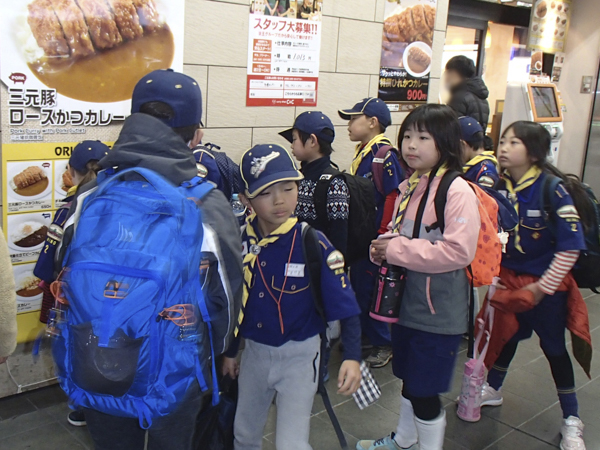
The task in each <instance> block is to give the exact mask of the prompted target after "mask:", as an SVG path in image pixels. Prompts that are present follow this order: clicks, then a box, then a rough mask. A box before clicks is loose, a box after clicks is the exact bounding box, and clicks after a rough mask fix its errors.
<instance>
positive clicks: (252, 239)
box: [234, 214, 298, 336]
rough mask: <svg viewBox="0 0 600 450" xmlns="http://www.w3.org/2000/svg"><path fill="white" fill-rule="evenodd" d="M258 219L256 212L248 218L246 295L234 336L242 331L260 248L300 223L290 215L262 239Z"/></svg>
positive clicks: (245, 265) (245, 260) (245, 272)
mask: <svg viewBox="0 0 600 450" xmlns="http://www.w3.org/2000/svg"><path fill="white" fill-rule="evenodd" d="M255 219H256V214H252V215H251V216H250V217H248V219H247V220H246V235H247V236H248V253H246V256H244V295H243V297H242V309H240V314H239V316H238V321H237V324H236V327H235V331H234V336H237V335H238V333H239V331H240V325H241V324H242V320H243V319H244V308H245V307H246V303H247V302H248V298H249V296H250V286H251V284H252V271H253V269H254V264H255V263H256V259H257V258H258V255H259V253H260V250H261V249H262V248H263V247H265V246H266V245H267V244H272V243H273V242H276V241H277V240H278V239H279V238H280V237H281V236H283V235H285V234H287V233H289V232H290V231H291V230H292V229H293V228H294V227H295V226H296V224H297V223H298V219H297V218H296V217H290V218H289V219H288V220H287V221H285V223H283V224H282V225H280V226H279V228H277V229H276V230H275V231H273V232H272V233H271V234H269V235H268V236H267V237H264V238H262V239H260V240H259V239H258V235H257V234H256V231H255V230H254V226H253V225H252V223H253V222H254V221H255Z"/></svg>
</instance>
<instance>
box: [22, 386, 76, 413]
mask: <svg viewBox="0 0 600 450" xmlns="http://www.w3.org/2000/svg"><path fill="white" fill-rule="evenodd" d="M25 396H26V397H27V399H28V400H29V401H30V402H31V403H33V405H34V406H35V407H36V408H37V409H44V408H48V407H50V406H54V405H58V404H61V403H65V402H66V401H67V395H66V394H65V393H64V391H63V390H62V389H61V387H60V386H59V385H58V384H54V385H52V386H48V387H45V388H42V389H36V390H35V391H31V392H28V393H26V394H25Z"/></svg>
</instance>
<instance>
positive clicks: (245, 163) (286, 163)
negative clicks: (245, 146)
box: [240, 144, 304, 198]
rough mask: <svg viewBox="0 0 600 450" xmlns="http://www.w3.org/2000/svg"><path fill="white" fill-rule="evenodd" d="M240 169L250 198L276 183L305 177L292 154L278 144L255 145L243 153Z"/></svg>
mask: <svg viewBox="0 0 600 450" xmlns="http://www.w3.org/2000/svg"><path fill="white" fill-rule="evenodd" d="M240 171H241V173H242V179H243V180H244V186H245V188H246V196H247V197H248V198H254V197H256V196H257V195H258V194H260V193H261V192H262V191H263V190H265V189H266V188H268V187H269V186H271V185H273V184H275V183H279V182H281V181H297V180H301V179H302V178H304V176H303V175H302V174H301V173H300V171H299V170H298V168H297V167H296V163H295V162H294V159H293V158H292V155H290V153H289V152H288V151H287V150H286V149H285V148H283V147H282V146H281V145H277V144H261V145H255V146H254V147H252V148H251V149H250V150H247V151H246V153H244V154H243V155H242V162H241V163H240Z"/></svg>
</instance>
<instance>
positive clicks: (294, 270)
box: [284, 264, 304, 278]
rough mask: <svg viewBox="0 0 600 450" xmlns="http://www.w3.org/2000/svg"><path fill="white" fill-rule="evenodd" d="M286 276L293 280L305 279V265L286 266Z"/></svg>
mask: <svg viewBox="0 0 600 450" xmlns="http://www.w3.org/2000/svg"><path fill="white" fill-rule="evenodd" d="M284 275H285V276H286V277H292V278H302V277H304V264H286V265H285V273H284Z"/></svg>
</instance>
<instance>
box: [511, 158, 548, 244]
mask: <svg viewBox="0 0 600 450" xmlns="http://www.w3.org/2000/svg"><path fill="white" fill-rule="evenodd" d="M541 174H542V169H540V168H539V167H538V166H531V168H530V169H529V170H528V171H527V172H526V173H525V175H523V177H522V178H521V179H520V180H519V182H518V183H514V181H513V180H512V179H511V178H510V177H509V176H507V175H505V176H504V180H505V182H506V189H507V190H508V199H509V200H510V202H511V203H512V204H513V206H514V207H515V210H516V211H517V214H518V213H519V197H518V193H519V192H521V191H522V190H524V189H527V188H528V187H529V186H531V185H532V184H533V183H535V182H536V181H537V180H538V178H539V177H540V175H541ZM520 223H521V220H520V219H519V223H517V226H516V227H515V230H514V231H515V248H516V249H517V250H518V251H520V252H521V253H525V252H524V251H523V247H521V238H520V236H519V225H520Z"/></svg>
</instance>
